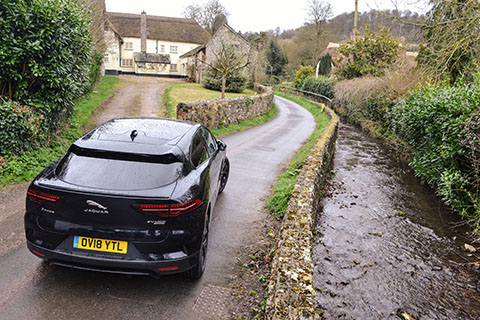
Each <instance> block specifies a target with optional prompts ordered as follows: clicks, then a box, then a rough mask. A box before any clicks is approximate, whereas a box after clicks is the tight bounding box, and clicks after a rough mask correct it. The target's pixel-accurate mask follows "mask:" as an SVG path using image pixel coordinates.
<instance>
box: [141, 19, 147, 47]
mask: <svg viewBox="0 0 480 320" xmlns="http://www.w3.org/2000/svg"><path fill="white" fill-rule="evenodd" d="M140 36H141V40H140V41H141V42H140V49H141V51H142V53H146V52H147V13H146V12H145V11H143V12H142V15H141V19H140Z"/></svg>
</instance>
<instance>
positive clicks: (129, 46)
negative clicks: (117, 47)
mask: <svg viewBox="0 0 480 320" xmlns="http://www.w3.org/2000/svg"><path fill="white" fill-rule="evenodd" d="M125 50H133V42H125Z"/></svg>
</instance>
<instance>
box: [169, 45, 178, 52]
mask: <svg viewBox="0 0 480 320" xmlns="http://www.w3.org/2000/svg"><path fill="white" fill-rule="evenodd" d="M170 53H178V46H170Z"/></svg>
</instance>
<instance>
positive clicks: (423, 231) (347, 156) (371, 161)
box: [314, 124, 480, 320]
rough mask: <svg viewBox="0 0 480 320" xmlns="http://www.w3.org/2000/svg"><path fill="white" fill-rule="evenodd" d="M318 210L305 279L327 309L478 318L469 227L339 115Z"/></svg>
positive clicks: (362, 315)
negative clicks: (310, 278)
mask: <svg viewBox="0 0 480 320" xmlns="http://www.w3.org/2000/svg"><path fill="white" fill-rule="evenodd" d="M333 170H334V172H335V174H334V177H333V178H332V186H331V188H330V191H328V194H327V195H326V196H325V198H324V199H323V200H322V207H323V208H322V210H321V212H319V214H318V219H317V226H316V239H315V240H316V241H315V247H314V263H315V271H314V285H315V289H316V290H317V303H318V306H319V307H320V308H321V309H322V310H324V316H325V318H326V319H399V318H400V314H401V313H402V312H406V313H408V314H409V315H411V316H413V317H414V318H415V319H454V320H457V319H480V289H479V273H478V271H476V270H475V267H476V266H478V265H476V261H479V260H480V259H479V257H478V252H477V253H474V254H470V253H468V252H466V251H465V250H464V244H465V243H468V244H472V242H471V240H472V239H471V238H469V237H468V235H469V232H471V230H469V229H468V227H467V226H465V224H464V223H462V221H461V220H460V219H459V218H458V216H457V215H456V214H454V213H452V212H451V211H450V210H449V209H448V208H447V207H446V206H445V205H444V204H443V203H442V202H441V201H440V200H439V199H438V198H437V197H436V196H435V194H434V192H433V191H432V190H431V189H430V188H428V187H427V186H425V185H422V184H421V183H420V181H419V180H418V179H417V178H416V177H415V176H414V175H413V173H412V172H411V170H410V169H409V168H408V167H407V166H406V165H405V164H403V163H401V162H400V161H398V160H396V159H395V157H394V156H393V153H392V152H390V151H388V150H386V149H385V148H384V147H383V146H382V145H381V144H380V143H379V142H377V141H376V140H375V139H373V138H370V137H368V136H367V135H366V134H364V133H362V132H361V131H360V130H358V129H356V128H355V127H353V126H350V125H345V124H341V125H340V128H339V137H338V140H337V146H336V151H335V158H334V168H333Z"/></svg>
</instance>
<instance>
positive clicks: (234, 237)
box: [0, 97, 315, 320]
mask: <svg viewBox="0 0 480 320" xmlns="http://www.w3.org/2000/svg"><path fill="white" fill-rule="evenodd" d="M275 103H276V105H277V107H278V109H279V113H278V116H277V117H276V118H275V119H274V120H272V121H270V122H269V123H267V124H264V125H262V126H259V127H255V128H252V129H249V130H246V131H244V132H241V133H237V134H233V135H231V136H228V137H226V138H225V139H224V141H225V142H226V143H227V145H228V148H227V153H228V157H229V159H230V163H231V173H230V178H229V182H228V184H227V187H226V189H225V192H224V193H223V194H222V195H221V196H220V197H219V200H218V202H217V206H216V208H215V210H214V213H213V215H212V221H211V235H210V239H209V240H210V242H209V252H208V259H207V269H206V272H205V274H204V276H203V278H202V279H201V280H199V281H193V280H189V279H185V278H183V277H182V276H180V275H177V276H169V277H163V278H161V279H159V280H155V279H152V278H149V277H128V276H123V275H112V274H103V273H96V272H86V271H78V270H71V269H68V268H61V267H56V266H50V265H48V264H46V263H42V261H41V260H39V259H38V258H36V257H35V256H33V255H32V254H31V253H29V252H28V250H27V249H26V247H25V246H24V245H23V243H22V244H20V245H18V244H17V245H15V246H8V244H7V243H8V239H5V240H2V246H5V247H8V250H3V251H0V288H2V290H0V319H2V320H4V319H25V318H28V319H68V320H72V319H169V320H170V319H176V320H180V319H222V318H225V317H227V306H228V305H229V304H232V303H234V301H233V300H232V297H231V293H230V291H229V290H230V289H229V288H228V283H229V281H230V280H231V279H232V277H233V269H234V266H235V261H236V254H237V252H238V251H241V250H243V249H244V248H249V247H251V246H254V245H255V238H254V237H253V235H254V234H256V233H258V232H259V231H260V230H259V229H258V228H260V226H259V222H260V221H261V219H262V218H263V217H264V216H265V215H266V214H267V213H266V212H265V210H264V209H263V208H264V203H265V198H266V197H267V195H268V193H269V191H270V188H271V186H272V185H273V183H274V182H275V179H276V177H277V175H278V174H280V173H281V170H282V168H284V167H285V165H286V164H287V163H288V161H289V160H290V158H291V157H292V156H293V154H294V153H295V151H296V150H297V149H298V148H299V147H300V145H301V144H302V143H303V142H304V141H305V140H306V139H307V138H308V137H309V135H310V134H311V133H312V132H313V129H314V126H315V122H314V119H313V117H312V116H311V114H310V113H308V112H307V111H306V110H305V109H303V108H301V107H299V106H298V105H295V104H294V103H291V102H289V101H287V100H284V99H282V98H278V97H276V98H275ZM21 187H22V186H20V188H21ZM1 196H2V194H0V197H1ZM3 200H5V199H3V198H2V203H3ZM12 201H13V200H12ZM12 206H13V207H15V208H16V210H13V211H15V212H8V213H4V212H2V213H1V215H0V219H1V220H0V222H1V223H0V226H1V228H2V229H1V231H2V232H21V231H20V230H21V228H22V224H23V222H22V216H23V210H24V209H23V206H24V204H23V202H20V201H17V202H16V203H12ZM12 206H10V207H12ZM19 224H20V226H19ZM2 237H3V236H2ZM227 318H228V317H227Z"/></svg>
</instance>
